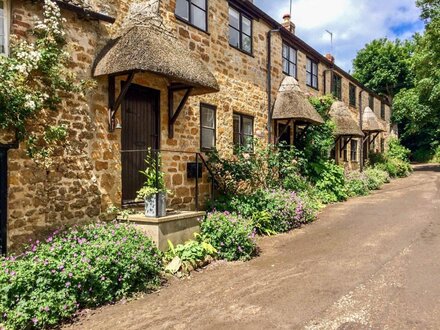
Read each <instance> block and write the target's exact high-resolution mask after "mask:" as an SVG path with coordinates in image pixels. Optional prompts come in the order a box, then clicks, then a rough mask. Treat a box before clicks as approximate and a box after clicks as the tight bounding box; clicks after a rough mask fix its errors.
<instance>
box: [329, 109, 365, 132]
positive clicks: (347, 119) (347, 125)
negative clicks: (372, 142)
mask: <svg viewBox="0 0 440 330" xmlns="http://www.w3.org/2000/svg"><path fill="white" fill-rule="evenodd" d="M329 114H330V117H331V118H332V120H333V122H334V123H335V125H336V130H335V135H336V136H353V137H363V136H364V133H363V132H362V130H361V128H360V127H359V124H358V122H357V121H356V120H355V119H354V118H353V116H352V114H351V111H350V109H349V108H348V107H347V106H346V105H345V103H344V102H341V101H337V102H334V103H333V105H332V106H331V108H330V113H329Z"/></svg>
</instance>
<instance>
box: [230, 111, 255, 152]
mask: <svg viewBox="0 0 440 330" xmlns="http://www.w3.org/2000/svg"><path fill="white" fill-rule="evenodd" d="M233 130H234V146H235V147H236V148H237V147H243V148H245V149H247V150H249V151H252V150H253V149H254V118H253V117H250V116H245V115H241V114H237V113H234V128H233Z"/></svg>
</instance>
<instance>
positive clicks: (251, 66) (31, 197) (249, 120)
mask: <svg viewBox="0 0 440 330" xmlns="http://www.w3.org/2000/svg"><path fill="white" fill-rule="evenodd" d="M55 2H56V3H57V4H58V5H59V6H60V8H61V9H62V15H63V16H64V17H65V18H66V23H65V28H66V32H67V38H68V46H69V52H70V53H71V56H72V59H73V67H72V69H73V70H74V71H75V72H76V73H77V74H78V77H79V78H84V79H94V80H95V81H96V88H95V89H94V90H93V91H92V92H91V93H89V94H88V95H86V96H84V97H83V96H81V95H74V96H72V97H69V98H66V99H65V100H63V104H62V107H61V109H60V111H59V112H57V113H56V114H50V115H46V116H43V117H42V118H41V122H39V123H35V124H37V125H45V124H47V123H52V122H56V123H63V124H66V125H67V126H68V128H69V136H68V139H67V142H66V146H65V148H63V149H62V150H61V151H60V152H59V153H57V154H56V155H55V157H56V161H55V162H54V166H53V168H51V169H50V170H46V169H41V168H39V167H38V166H37V165H36V164H35V163H34V162H33V161H32V160H30V159H28V158H27V157H26V154H25V151H24V146H23V145H19V144H17V143H16V141H15V140H14V135H13V134H11V132H0V143H1V144H0V223H1V226H0V236H1V245H2V251H5V249H6V247H9V248H11V249H14V248H16V247H17V246H19V244H21V243H23V242H26V241H27V240H28V239H29V238H32V237H34V236H35V235H38V233H44V232H45V231H46V230H48V229H50V228H53V227H57V226H60V225H64V224H73V223H77V222H79V221H87V220H90V219H93V218H96V217H98V216H99V215H100V214H102V213H104V212H106V210H107V209H108V207H109V206H110V205H116V206H119V207H121V206H122V207H124V206H133V204H135V195H136V191H137V189H139V188H140V186H141V185H142V180H143V178H142V176H141V175H140V174H139V170H141V169H143V168H144V167H145V164H144V161H143V160H144V158H145V155H146V152H148V150H149V149H154V150H160V152H161V158H162V170H163V171H164V172H165V174H166V176H165V181H166V185H167V187H168V188H169V189H170V190H171V191H172V192H173V194H172V195H170V196H169V198H168V204H169V207H170V208H173V209H176V210H188V211H194V210H196V209H197V208H199V207H200V205H201V203H202V202H203V200H205V199H206V198H207V197H208V196H209V195H210V193H211V185H210V182H209V173H208V170H207V168H206V166H204V163H203V161H204V159H205V158H206V157H205V156H204V153H205V152H206V151H208V150H211V149H213V148H216V149H217V150H219V152H220V153H222V154H223V155H231V154H232V153H233V150H234V146H242V147H247V148H249V149H250V150H251V149H252V148H253V145H252V141H253V139H255V138H257V139H260V140H261V141H263V143H267V142H268V141H270V142H277V141H284V142H285V143H287V144H294V143H295V137H296V136H298V135H300V134H306V132H307V127H308V126H309V125H319V124H321V123H322V118H320V116H319V114H318V113H316V111H315V110H314V109H313V108H312V107H311V106H310V104H309V103H308V101H307V97H308V96H310V95H324V94H327V93H333V94H334V96H335V97H336V98H337V99H338V100H339V102H337V104H335V105H334V109H333V110H332V115H333V116H334V119H335V122H336V125H337V136H335V143H336V144H335V150H334V156H335V157H336V159H337V161H338V162H339V163H341V164H344V165H345V166H346V167H348V168H358V167H359V164H361V163H362V161H363V160H364V159H365V158H366V157H365V156H366V155H367V154H368V150H371V149H377V150H382V151H383V150H384V148H385V146H386V139H387V138H388V137H389V135H390V134H393V130H392V126H391V119H390V118H391V107H390V104H388V103H387V101H386V99H385V98H383V97H381V96H379V95H376V94H375V93H373V92H372V91H371V90H369V89H368V88H366V87H365V86H363V85H362V84H360V83H359V82H358V81H356V80H355V79H354V78H353V77H352V76H350V75H349V74H348V73H347V72H345V71H344V70H342V69H341V68H339V67H338V66H337V65H336V64H335V60H334V58H333V57H332V56H331V55H326V56H323V55H322V54H320V53H318V52H317V51H316V50H314V49H313V48H312V47H311V46H310V45H308V44H306V43H305V42H304V41H302V40H301V39H300V38H299V37H298V36H296V34H295V25H294V23H293V22H291V19H290V16H288V15H286V16H285V17H284V18H283V21H282V22H281V23H279V22H278V21H277V20H275V19H273V18H271V17H270V16H268V15H267V14H266V13H264V12H263V11H262V10H260V9H259V8H258V7H256V6H255V5H254V4H253V3H252V1H249V0H215V1H214V0H108V1H102V0H90V1H87V0H55ZM41 12H42V1H28V0H14V1H11V0H0V25H1V26H2V27H3V28H2V29H0V52H1V53H3V54H4V55H5V56H7V54H8V37H9V35H11V34H15V35H18V36H20V37H22V38H27V37H28V35H29V34H28V31H29V29H31V28H32V26H33V24H34V23H35V17H38V16H41ZM367 107H368V109H367V110H365V108H367ZM363 123H366V125H363Z"/></svg>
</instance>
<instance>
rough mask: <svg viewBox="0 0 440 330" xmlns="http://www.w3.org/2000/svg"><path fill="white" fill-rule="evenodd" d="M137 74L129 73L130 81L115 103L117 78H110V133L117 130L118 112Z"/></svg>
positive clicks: (126, 83) (128, 80)
mask: <svg viewBox="0 0 440 330" xmlns="http://www.w3.org/2000/svg"><path fill="white" fill-rule="evenodd" d="M135 74H136V72H135V71H132V72H130V73H129V76H128V79H127V81H126V82H125V84H124V86H123V87H122V90H121V93H120V94H119V96H118V98H117V99H116V101H115V91H116V86H115V84H116V77H115V76H109V77H108V103H109V131H110V132H113V131H114V130H115V116H116V112H117V111H118V109H119V107H120V106H121V104H122V101H123V100H124V98H125V95H127V92H128V89H129V88H130V86H131V84H132V82H133V79H134V76H135Z"/></svg>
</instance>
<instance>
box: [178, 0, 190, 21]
mask: <svg viewBox="0 0 440 330" xmlns="http://www.w3.org/2000/svg"><path fill="white" fill-rule="evenodd" d="M176 15H178V16H180V17H182V18H184V19H187V20H189V4H188V0H177V2H176Z"/></svg>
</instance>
